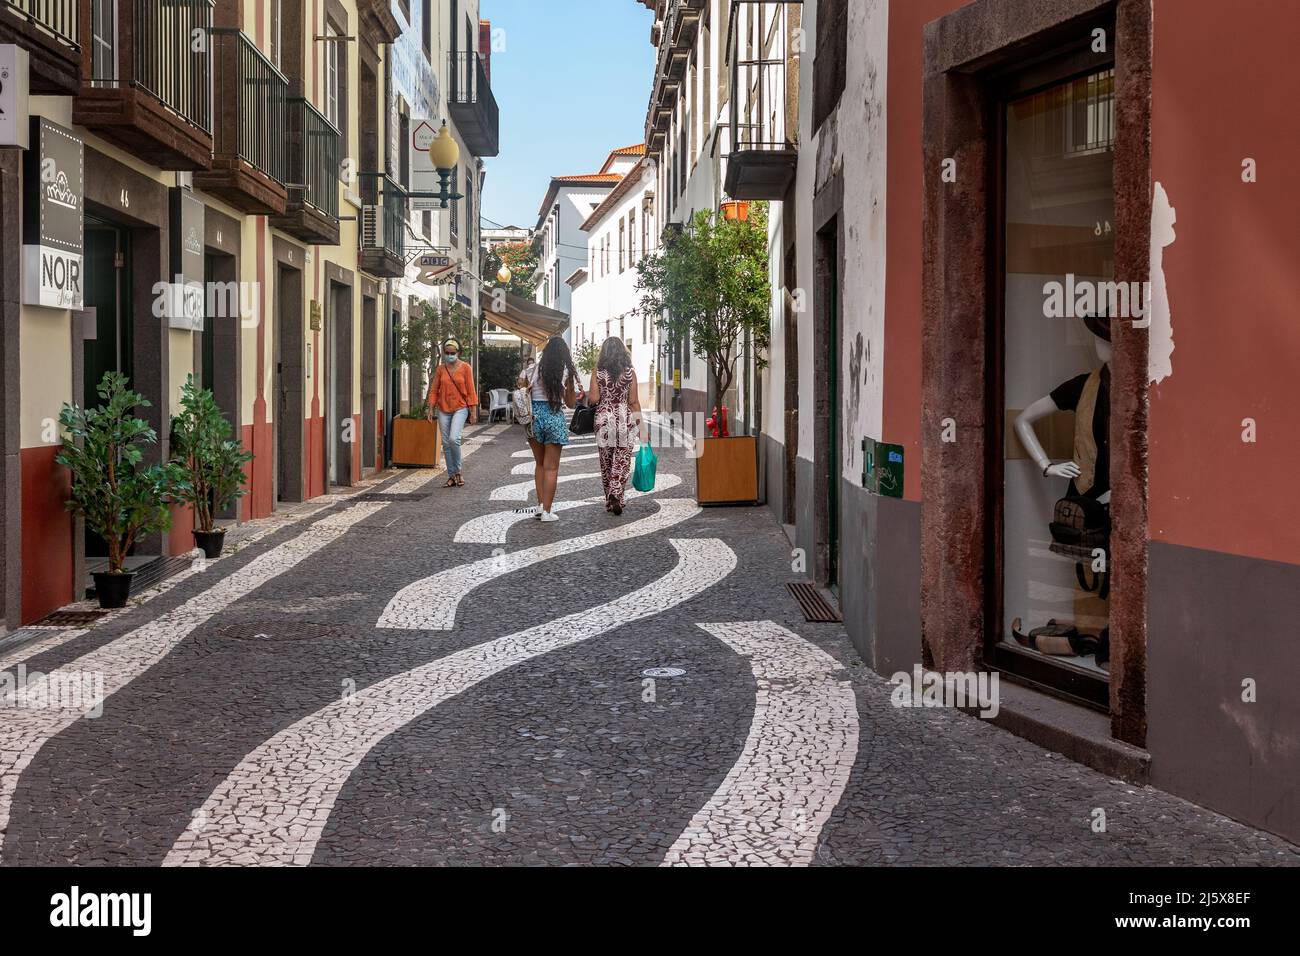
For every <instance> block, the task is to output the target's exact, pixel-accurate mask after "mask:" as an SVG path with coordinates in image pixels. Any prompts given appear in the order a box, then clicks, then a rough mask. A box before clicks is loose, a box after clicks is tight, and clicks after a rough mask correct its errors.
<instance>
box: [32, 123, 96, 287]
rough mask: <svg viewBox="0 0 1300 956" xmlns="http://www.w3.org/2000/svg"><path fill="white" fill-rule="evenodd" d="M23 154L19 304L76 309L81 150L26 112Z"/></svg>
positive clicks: (69, 135) (73, 139) (76, 140)
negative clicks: (26, 144)
mask: <svg viewBox="0 0 1300 956" xmlns="http://www.w3.org/2000/svg"><path fill="white" fill-rule="evenodd" d="M30 122H31V127H30V130H29V134H30V142H31V146H30V147H29V148H28V150H27V152H26V153H24V154H23V182H24V184H25V188H26V190H27V195H26V201H25V202H24V203H23V304H24V305H42V306H47V307H49V308H53V309H80V308H81V307H82V304H83V302H84V289H85V279H84V276H83V275H82V258H81V256H82V207H83V205H84V200H85V155H84V147H83V144H82V141H81V138H80V137H78V136H76V135H75V134H74V133H73V132H72V131H71V130H67V129H64V128H63V127H62V126H59V125H58V124H57V123H51V122H50V121H49V120H47V119H46V118H45V117H43V116H33V117H32V118H31V121H30Z"/></svg>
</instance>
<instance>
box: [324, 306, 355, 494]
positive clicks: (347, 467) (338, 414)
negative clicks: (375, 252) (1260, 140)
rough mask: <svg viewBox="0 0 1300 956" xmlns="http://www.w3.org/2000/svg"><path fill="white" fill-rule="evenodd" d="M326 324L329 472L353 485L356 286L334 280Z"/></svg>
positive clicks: (341, 482) (332, 479)
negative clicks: (353, 342) (353, 300)
mask: <svg viewBox="0 0 1300 956" xmlns="http://www.w3.org/2000/svg"><path fill="white" fill-rule="evenodd" d="M328 312H329V317H328V320H327V322H326V326H325V355H326V362H325V368H326V371H325V395H326V400H325V453H326V461H325V469H326V470H325V473H326V475H327V476H328V482H329V484H330V485H331V486H333V485H351V484H352V483H353V480H352V448H353V445H354V444H355V442H356V441H357V440H358V439H359V437H360V436H358V435H356V434H354V423H353V421H352V289H351V288H350V287H348V286H345V285H341V284H339V283H337V282H331V283H330V291H329V309H328Z"/></svg>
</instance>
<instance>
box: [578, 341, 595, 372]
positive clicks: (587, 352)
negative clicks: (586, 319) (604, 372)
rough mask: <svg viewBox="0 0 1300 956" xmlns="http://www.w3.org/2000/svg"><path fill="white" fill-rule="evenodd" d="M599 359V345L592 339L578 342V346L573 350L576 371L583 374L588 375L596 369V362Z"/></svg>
mask: <svg viewBox="0 0 1300 956" xmlns="http://www.w3.org/2000/svg"><path fill="white" fill-rule="evenodd" d="M599 361H600V346H599V345H597V344H596V342H595V340H593V339H587V340H585V341H583V342H579V343H578V347H577V348H575V349H574V350H573V363H574V364H575V365H577V366H578V371H579V372H581V373H582V374H583V375H590V374H591V373H592V372H594V371H596V363H597V362H599Z"/></svg>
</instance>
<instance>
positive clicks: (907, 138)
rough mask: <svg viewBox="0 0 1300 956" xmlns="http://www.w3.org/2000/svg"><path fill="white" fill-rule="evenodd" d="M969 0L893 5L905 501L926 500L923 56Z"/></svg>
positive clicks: (894, 406)
mask: <svg viewBox="0 0 1300 956" xmlns="http://www.w3.org/2000/svg"><path fill="white" fill-rule="evenodd" d="M966 3H967V0H891V2H890V4H889V69H888V74H887V77H888V79H887V89H888V93H887V99H888V106H887V109H886V115H887V116H888V118H889V123H888V127H889V132H888V142H887V143H886V150H887V154H886V165H887V168H888V183H889V194H888V196H887V197H886V200H885V237H886V238H885V242H886V256H885V357H886V360H885V381H884V421H883V430H884V440H885V441H887V442H891V443H893V444H899V445H903V446H904V448H905V452H904V454H905V461H906V467H905V468H904V470H903V477H904V486H903V496H904V497H905V498H907V499H908V500H909V501H920V500H921V203H922V193H921V190H922V188H923V183H922V169H921V53H922V31H923V29H924V27H925V25H926V24H927V23H929V22H930V21H931V20H935V19H937V18H939V17H941V16H944V15H945V14H949V13H951V12H952V11H954V10H956V9H958V8H960V7H963V6H965V5H966Z"/></svg>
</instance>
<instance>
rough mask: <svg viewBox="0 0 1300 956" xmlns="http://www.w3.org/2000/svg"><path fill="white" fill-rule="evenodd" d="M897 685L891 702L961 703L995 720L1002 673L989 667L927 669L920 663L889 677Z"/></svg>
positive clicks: (904, 704)
mask: <svg viewBox="0 0 1300 956" xmlns="http://www.w3.org/2000/svg"><path fill="white" fill-rule="evenodd" d="M889 682H890V683H891V684H893V685H894V689H893V690H892V691H891V692H890V694H889V702H890V703H891V704H893V705H894V706H895V707H909V708H910V707H957V708H962V709H971V710H975V709H978V711H979V715H980V716H981V717H983V718H985V719H986V720H991V719H992V718H994V717H996V716H997V715H998V710H999V707H1000V705H999V696H998V686H999V685H998V675H997V674H996V673H989V672H987V671H952V672H948V673H940V672H938V671H927V670H925V669H924V668H922V667H921V665H920V664H916V665H914V666H913V667H912V672H911V673H910V674H909V673H908V672H907V671H898V672H897V673H895V674H894V675H893V676H892V677H890V678H889Z"/></svg>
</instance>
